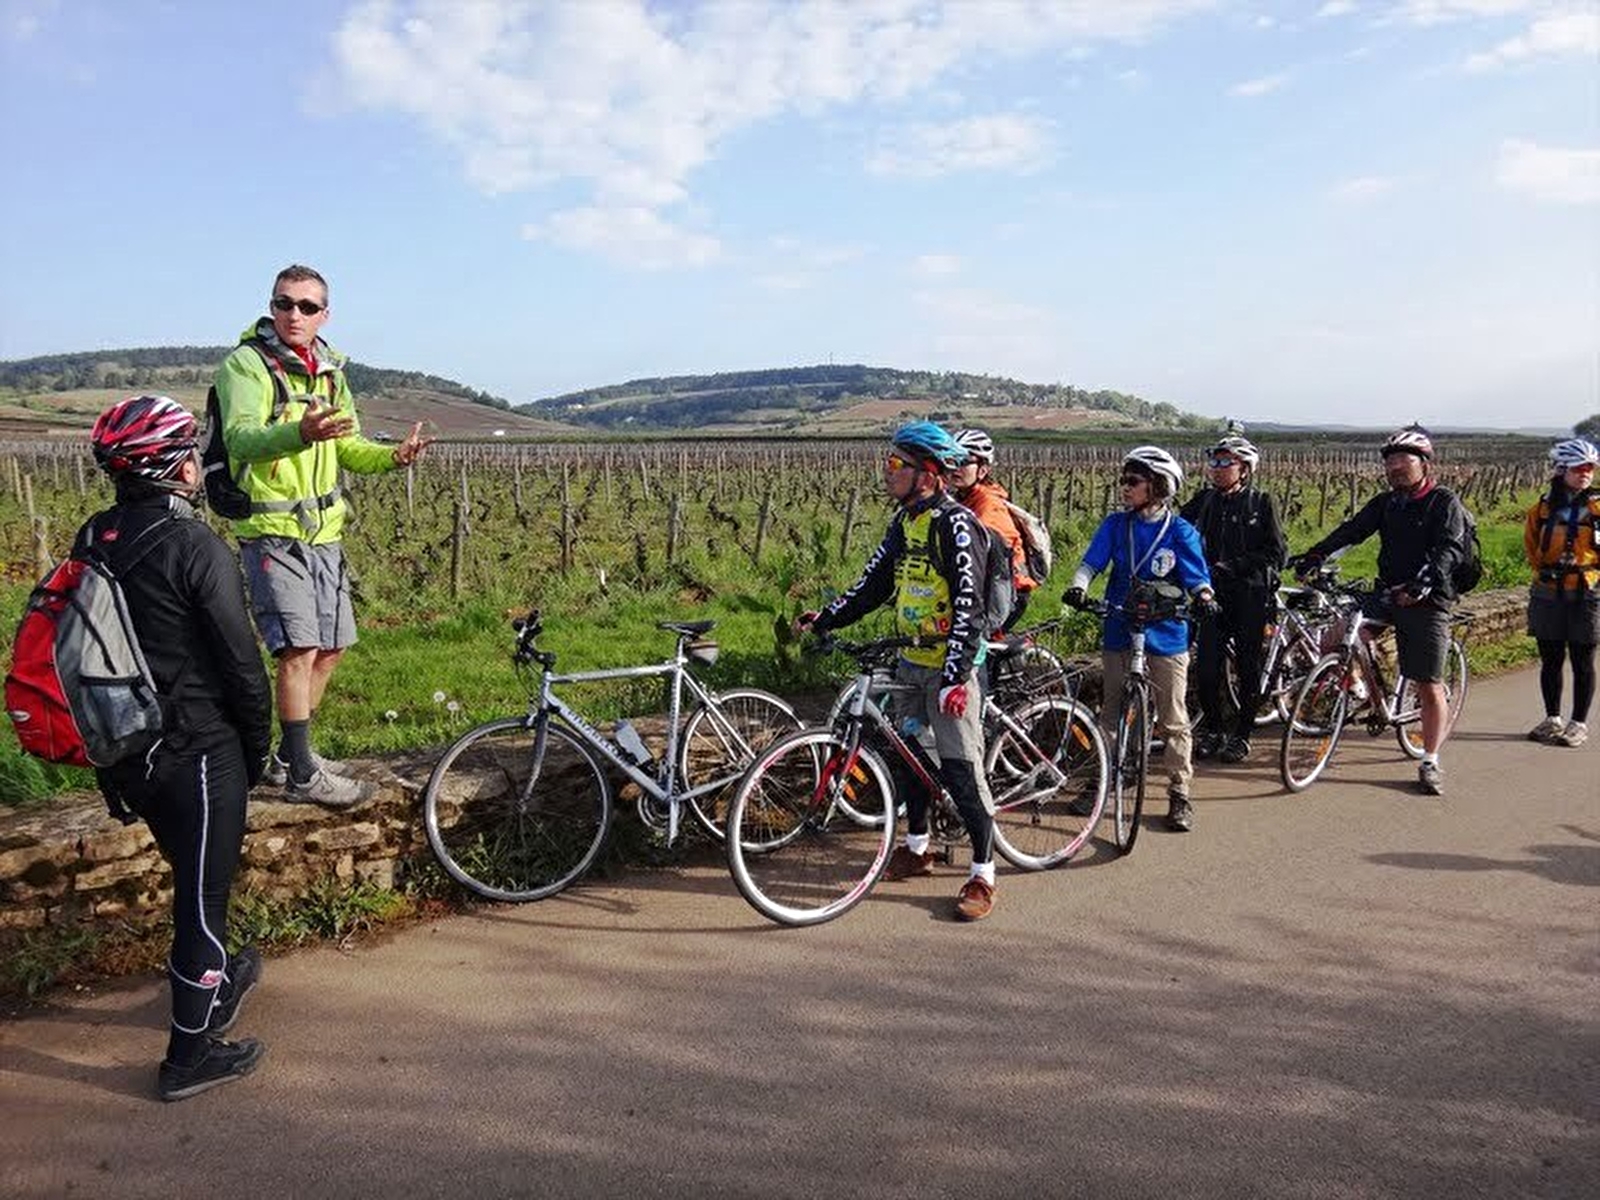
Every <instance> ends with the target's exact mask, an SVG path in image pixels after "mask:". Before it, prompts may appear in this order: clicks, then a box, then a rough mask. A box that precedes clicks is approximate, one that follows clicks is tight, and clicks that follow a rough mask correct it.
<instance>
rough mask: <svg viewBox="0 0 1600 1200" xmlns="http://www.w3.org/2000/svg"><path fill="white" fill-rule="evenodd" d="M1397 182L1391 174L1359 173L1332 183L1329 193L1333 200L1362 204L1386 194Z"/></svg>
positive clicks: (1392, 189)
mask: <svg viewBox="0 0 1600 1200" xmlns="http://www.w3.org/2000/svg"><path fill="white" fill-rule="evenodd" d="M1398 183H1399V180H1398V179H1396V178H1395V177H1394V176H1392V175H1360V176H1357V177H1356V178H1354V179H1346V180H1344V181H1343V182H1342V183H1339V184H1336V185H1334V188H1333V191H1332V193H1331V194H1332V196H1333V198H1334V199H1335V200H1340V201H1344V202H1346V203H1350V204H1362V203H1365V202H1367V201H1369V200H1376V199H1377V198H1378V197H1380V196H1385V195H1388V194H1389V193H1390V192H1392V191H1394V189H1395V187H1396V185H1397V184H1398Z"/></svg>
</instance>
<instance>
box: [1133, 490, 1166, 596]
mask: <svg viewBox="0 0 1600 1200" xmlns="http://www.w3.org/2000/svg"><path fill="white" fill-rule="evenodd" d="M1138 519H1139V517H1138V514H1136V513H1129V514H1128V524H1127V530H1128V579H1129V581H1130V582H1131V581H1132V580H1135V579H1137V578H1139V572H1140V571H1141V570H1143V569H1144V566H1145V564H1146V563H1148V562H1149V561H1150V560H1151V558H1153V557H1154V556H1155V552H1156V547H1157V546H1159V545H1161V539H1162V538H1164V537H1166V536H1167V530H1168V528H1169V527H1171V525H1172V509H1171V508H1168V509H1167V514H1166V516H1164V517H1162V519H1161V528H1160V529H1158V530H1156V536H1155V537H1153V538H1151V539H1150V547H1149V549H1147V550H1146V551H1145V552H1144V557H1143V558H1141V559H1140V560H1139V561H1138V562H1134V561H1133V523H1134V522H1135V521H1137V520H1138Z"/></svg>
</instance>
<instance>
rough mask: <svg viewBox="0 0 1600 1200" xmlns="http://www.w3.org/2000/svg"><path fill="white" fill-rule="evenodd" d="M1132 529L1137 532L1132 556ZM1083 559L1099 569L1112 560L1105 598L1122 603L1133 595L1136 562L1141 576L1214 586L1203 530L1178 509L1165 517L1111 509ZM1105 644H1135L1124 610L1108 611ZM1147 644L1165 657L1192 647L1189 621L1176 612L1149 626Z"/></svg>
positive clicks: (1190, 587)
mask: <svg viewBox="0 0 1600 1200" xmlns="http://www.w3.org/2000/svg"><path fill="white" fill-rule="evenodd" d="M1130 529H1131V531H1132V534H1133V538H1132V543H1133V544H1132V548H1131V554H1132V557H1131V558H1130V557H1129V555H1130V548H1129V537H1128V535H1129V531H1130ZM1158 537H1159V540H1157V539H1158ZM1083 565H1084V566H1086V567H1088V568H1089V569H1090V570H1091V571H1093V572H1094V573H1095V574H1096V575H1098V574H1100V572H1101V571H1103V570H1105V569H1106V567H1107V566H1109V567H1110V568H1111V579H1110V580H1109V582H1107V584H1106V599H1107V600H1108V601H1109V602H1110V603H1112V604H1121V603H1122V602H1123V601H1124V600H1126V599H1127V598H1128V591H1129V589H1130V587H1131V584H1132V581H1133V579H1134V577H1135V576H1134V567H1135V566H1137V567H1138V575H1137V577H1138V578H1139V579H1148V580H1160V581H1163V582H1167V583H1177V584H1178V585H1179V586H1181V587H1182V588H1183V590H1184V591H1186V592H1189V593H1191V594H1192V593H1193V592H1195V591H1196V590H1198V589H1199V588H1203V587H1210V586H1211V571H1210V569H1209V568H1207V566H1206V556H1205V550H1204V549H1203V548H1202V547H1201V545H1200V532H1199V530H1197V529H1196V528H1195V527H1194V526H1193V525H1191V524H1189V522H1187V521H1185V520H1184V519H1183V518H1182V517H1180V516H1178V515H1177V514H1176V513H1173V514H1172V520H1171V521H1170V522H1167V521H1165V519H1164V518H1162V519H1157V520H1154V521H1142V520H1140V519H1139V518H1138V517H1136V516H1135V515H1134V514H1133V513H1130V512H1115V513H1112V514H1111V515H1110V516H1109V517H1107V518H1106V519H1105V520H1104V521H1101V522H1100V528H1099V529H1096V530H1095V531H1094V537H1093V538H1092V539H1090V542H1089V549H1088V550H1086V551H1085V552H1084V555H1083ZM1103 644H1104V646H1105V648H1106V649H1107V650H1126V649H1127V648H1128V647H1129V646H1130V645H1132V644H1133V638H1132V636H1131V635H1130V634H1129V632H1128V622H1127V620H1126V618H1124V617H1123V615H1122V614H1121V613H1120V612H1114V613H1111V614H1110V615H1109V616H1107V617H1106V627H1105V641H1104V643H1103ZM1144 648H1145V653H1147V654H1151V655H1155V656H1157V657H1160V658H1169V657H1171V656H1172V655H1174V654H1182V653H1183V652H1184V651H1185V650H1187V649H1188V648H1189V622H1187V621H1183V620H1179V619H1177V618H1172V619H1171V620H1166V621H1157V622H1155V623H1154V624H1151V625H1147V626H1145V637H1144Z"/></svg>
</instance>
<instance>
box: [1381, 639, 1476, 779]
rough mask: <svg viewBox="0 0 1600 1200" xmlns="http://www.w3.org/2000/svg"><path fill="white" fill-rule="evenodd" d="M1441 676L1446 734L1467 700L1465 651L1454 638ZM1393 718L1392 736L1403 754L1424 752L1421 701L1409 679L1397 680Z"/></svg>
mask: <svg viewBox="0 0 1600 1200" xmlns="http://www.w3.org/2000/svg"><path fill="white" fill-rule="evenodd" d="M1443 678H1444V694H1445V709H1446V711H1447V712H1448V713H1449V714H1450V721H1449V724H1447V725H1446V726H1445V733H1446V734H1448V733H1449V732H1450V730H1452V729H1454V728H1455V726H1456V718H1457V717H1459V716H1460V715H1461V708H1462V706H1463V705H1464V704H1466V702H1467V651H1466V648H1465V647H1463V646H1462V644H1461V643H1460V642H1458V641H1456V639H1455V638H1451V639H1450V645H1449V648H1448V649H1446V650H1445V654H1444V677H1443ZM1394 720H1395V730H1394V734H1395V739H1396V740H1397V741H1398V742H1399V743H1400V749H1401V750H1402V751H1404V752H1405V755H1406V757H1408V758H1421V757H1422V756H1423V755H1424V754H1426V753H1427V749H1426V747H1424V746H1423V744H1422V704H1421V701H1420V700H1418V698H1417V690H1416V688H1415V687H1413V686H1412V683H1411V680H1409V679H1403V680H1401V682H1400V691H1399V693H1398V698H1397V700H1396V703H1395V717H1394Z"/></svg>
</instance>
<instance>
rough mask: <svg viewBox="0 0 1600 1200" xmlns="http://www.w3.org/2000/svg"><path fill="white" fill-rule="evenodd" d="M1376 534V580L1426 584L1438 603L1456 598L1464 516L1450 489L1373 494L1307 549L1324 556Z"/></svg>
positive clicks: (1386, 584) (1387, 583)
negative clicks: (1455, 576)
mask: <svg viewBox="0 0 1600 1200" xmlns="http://www.w3.org/2000/svg"><path fill="white" fill-rule="evenodd" d="M1374 533H1376V534H1377V535H1378V539H1379V546H1378V584H1379V586H1381V587H1400V586H1403V585H1406V584H1414V585H1416V586H1417V587H1418V588H1431V589H1433V591H1432V598H1433V599H1435V600H1437V602H1438V603H1439V604H1440V605H1441V606H1448V605H1449V604H1451V603H1452V602H1454V601H1455V599H1456V589H1455V584H1454V582H1453V580H1452V578H1451V577H1452V575H1453V573H1454V571H1455V567H1456V564H1457V563H1459V562H1461V561H1462V560H1463V559H1465V558H1466V556H1467V515H1466V510H1465V509H1464V508H1463V507H1462V506H1461V500H1460V499H1459V497H1457V496H1456V494H1455V493H1454V492H1452V491H1451V490H1450V489H1449V488H1443V487H1438V486H1434V487H1430V488H1429V489H1428V490H1427V491H1426V492H1424V493H1423V494H1422V495H1420V496H1412V495H1410V494H1408V493H1406V492H1397V491H1389V492H1385V493H1383V494H1382V495H1380V496H1374V497H1373V498H1372V499H1371V500H1369V501H1367V503H1366V504H1365V505H1364V506H1363V507H1362V508H1361V510H1360V511H1359V512H1357V513H1356V514H1355V515H1354V516H1353V517H1351V518H1350V519H1349V520H1347V521H1345V522H1344V524H1342V525H1340V526H1339V527H1338V528H1337V529H1335V530H1334V531H1333V532H1332V533H1330V534H1329V535H1328V536H1327V537H1325V538H1323V539H1322V540H1321V541H1320V542H1318V543H1317V544H1316V545H1315V546H1313V547H1311V549H1310V550H1309V551H1307V553H1308V554H1310V555H1315V556H1317V557H1324V556H1326V555H1328V554H1330V553H1332V552H1333V551H1335V550H1338V549H1339V548H1341V547H1343V546H1353V545H1355V544H1356V543H1357V542H1364V541H1366V540H1367V539H1368V538H1369V537H1371V536H1372V535H1373V534H1374Z"/></svg>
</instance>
